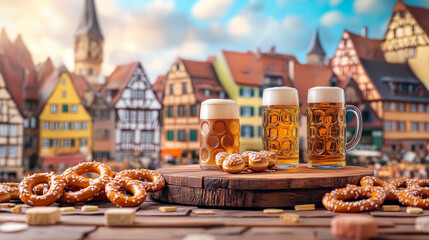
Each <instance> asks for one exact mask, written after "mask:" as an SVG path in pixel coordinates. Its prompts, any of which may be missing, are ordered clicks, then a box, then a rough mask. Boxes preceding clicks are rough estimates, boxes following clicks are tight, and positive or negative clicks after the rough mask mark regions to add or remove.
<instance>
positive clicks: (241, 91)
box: [240, 88, 243, 96]
mask: <svg viewBox="0 0 429 240" xmlns="http://www.w3.org/2000/svg"><path fill="white" fill-rule="evenodd" d="M240 96H243V88H240Z"/></svg>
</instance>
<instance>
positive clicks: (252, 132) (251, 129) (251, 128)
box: [249, 108, 255, 137]
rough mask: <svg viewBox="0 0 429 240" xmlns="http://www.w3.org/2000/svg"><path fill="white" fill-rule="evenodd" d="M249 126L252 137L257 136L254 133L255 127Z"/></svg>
mask: <svg viewBox="0 0 429 240" xmlns="http://www.w3.org/2000/svg"><path fill="white" fill-rule="evenodd" d="M252 109H253V108H252ZM249 128H250V137H254V136H255V134H254V131H253V130H254V129H253V126H249Z"/></svg>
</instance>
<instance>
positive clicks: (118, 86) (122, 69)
mask: <svg viewBox="0 0 429 240" xmlns="http://www.w3.org/2000/svg"><path fill="white" fill-rule="evenodd" d="M139 66H140V67H141V65H140V63H139V62H132V63H128V64H123V65H118V66H116V68H115V70H114V71H113V72H112V74H110V76H109V77H107V79H106V83H105V84H104V86H103V87H102V89H103V90H117V91H116V94H115V95H114V96H112V100H111V104H112V105H114V104H115V103H116V102H117V101H118V100H119V99H120V97H121V95H122V91H123V90H124V89H125V88H126V87H127V85H128V83H129V81H130V80H131V76H132V75H133V73H134V71H135V70H136V68H137V67H139Z"/></svg>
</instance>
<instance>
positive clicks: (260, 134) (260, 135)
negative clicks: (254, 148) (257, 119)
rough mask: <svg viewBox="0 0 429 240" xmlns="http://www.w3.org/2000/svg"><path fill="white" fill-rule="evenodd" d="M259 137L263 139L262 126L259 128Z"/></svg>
mask: <svg viewBox="0 0 429 240" xmlns="http://www.w3.org/2000/svg"><path fill="white" fill-rule="evenodd" d="M258 136H259V137H262V126H259V127H258Z"/></svg>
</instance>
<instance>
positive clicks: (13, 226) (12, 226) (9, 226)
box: [0, 222, 28, 233]
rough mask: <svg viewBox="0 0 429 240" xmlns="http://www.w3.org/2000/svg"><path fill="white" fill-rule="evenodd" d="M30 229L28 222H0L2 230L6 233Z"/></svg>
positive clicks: (0, 230) (0, 229)
mask: <svg viewBox="0 0 429 240" xmlns="http://www.w3.org/2000/svg"><path fill="white" fill-rule="evenodd" d="M27 229H28V224H25V223H15V222H9V223H3V224H0V232H4V233H13V232H22V231H25V230H27Z"/></svg>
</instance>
